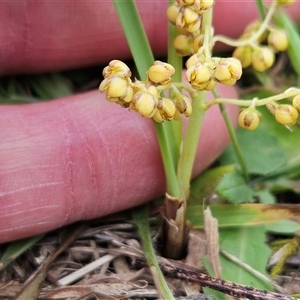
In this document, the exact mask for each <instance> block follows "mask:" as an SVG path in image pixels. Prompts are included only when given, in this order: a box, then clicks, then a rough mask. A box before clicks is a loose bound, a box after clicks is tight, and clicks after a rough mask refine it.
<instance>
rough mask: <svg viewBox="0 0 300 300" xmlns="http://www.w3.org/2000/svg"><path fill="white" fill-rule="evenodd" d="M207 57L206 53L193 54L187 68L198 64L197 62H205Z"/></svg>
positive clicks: (186, 64) (187, 62)
mask: <svg viewBox="0 0 300 300" xmlns="http://www.w3.org/2000/svg"><path fill="white" fill-rule="evenodd" d="M204 62H205V57H204V55H199V54H198V53H196V54H194V55H192V56H191V57H190V58H189V59H188V60H187V61H186V63H185V66H186V68H187V69H189V68H190V67H192V66H194V65H196V64H197V63H204Z"/></svg>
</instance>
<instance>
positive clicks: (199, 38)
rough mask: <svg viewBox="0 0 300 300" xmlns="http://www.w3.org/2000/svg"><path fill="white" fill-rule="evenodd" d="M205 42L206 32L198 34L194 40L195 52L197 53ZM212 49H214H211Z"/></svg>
mask: <svg viewBox="0 0 300 300" xmlns="http://www.w3.org/2000/svg"><path fill="white" fill-rule="evenodd" d="M203 43H204V34H199V35H197V36H196V37H195V38H194V40H193V50H194V52H193V53H195V52H196V53H197V51H198V50H199V49H200V48H201V47H202V46H203ZM210 50H212V49H210Z"/></svg>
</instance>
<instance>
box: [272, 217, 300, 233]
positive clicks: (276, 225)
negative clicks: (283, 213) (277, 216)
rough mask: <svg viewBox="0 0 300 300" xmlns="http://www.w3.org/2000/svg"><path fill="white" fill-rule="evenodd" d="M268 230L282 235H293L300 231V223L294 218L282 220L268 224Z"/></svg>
mask: <svg viewBox="0 0 300 300" xmlns="http://www.w3.org/2000/svg"><path fill="white" fill-rule="evenodd" d="M266 230H267V231H268V232H273V233H277V234H280V235H285V234H286V235H292V234H295V233H296V232H298V231H300V224H299V223H297V222H294V221H292V220H281V221H277V222H273V223H270V224H266Z"/></svg>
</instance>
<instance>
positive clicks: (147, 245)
mask: <svg viewBox="0 0 300 300" xmlns="http://www.w3.org/2000/svg"><path fill="white" fill-rule="evenodd" d="M132 216H133V221H134V223H135V225H136V226H137V228H138V234H139V236H140V238H141V241H142V245H143V250H144V255H145V258H146V261H147V263H148V266H149V267H150V268H151V267H154V268H155V273H156V274H157V279H158V282H157V283H158V284H159V287H157V288H158V289H159V292H160V293H161V296H162V297H163V299H170V300H172V299H174V297H173V294H172V293H171V291H170V289H169V287H168V285H167V283H166V281H165V278H164V275H163V274H162V272H161V270H160V267H159V265H158V262H157V259H156V256H155V252H154V248H153V245H152V240H151V235H150V230H149V222H148V210H147V206H145V205H143V206H141V207H138V208H136V209H134V210H133V211H132Z"/></svg>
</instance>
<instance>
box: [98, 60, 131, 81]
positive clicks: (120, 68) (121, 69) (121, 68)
mask: <svg viewBox="0 0 300 300" xmlns="http://www.w3.org/2000/svg"><path fill="white" fill-rule="evenodd" d="M102 74H103V77H104V78H107V77H109V76H111V75H115V74H117V75H118V76H119V77H121V75H122V76H124V77H125V78H129V77H130V76H131V71H130V69H129V68H128V66H127V65H126V64H125V63H123V62H122V61H120V60H117V59H115V60H112V61H111V62H110V63H109V64H108V66H107V67H105V68H104V69H103V72H102Z"/></svg>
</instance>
